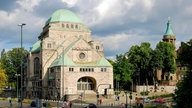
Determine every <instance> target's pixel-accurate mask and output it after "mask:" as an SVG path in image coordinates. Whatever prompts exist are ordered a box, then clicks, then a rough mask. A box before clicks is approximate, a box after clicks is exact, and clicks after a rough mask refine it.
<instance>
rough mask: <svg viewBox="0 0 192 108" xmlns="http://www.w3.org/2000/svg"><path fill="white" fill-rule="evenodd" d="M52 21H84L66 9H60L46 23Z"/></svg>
mask: <svg viewBox="0 0 192 108" xmlns="http://www.w3.org/2000/svg"><path fill="white" fill-rule="evenodd" d="M50 22H73V23H82V20H81V18H79V17H78V16H77V15H76V14H74V13H73V12H71V11H69V10H66V9H60V10H57V11H56V12H54V13H53V14H52V15H51V17H50V18H49V19H48V20H47V21H46V23H45V25H47V24H48V23H50Z"/></svg>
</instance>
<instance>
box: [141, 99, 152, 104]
mask: <svg viewBox="0 0 192 108" xmlns="http://www.w3.org/2000/svg"><path fill="white" fill-rule="evenodd" d="M150 101H151V100H150V99H149V98H140V103H149V102H150Z"/></svg>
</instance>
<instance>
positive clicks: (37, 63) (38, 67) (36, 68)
mask: <svg viewBox="0 0 192 108" xmlns="http://www.w3.org/2000/svg"><path fill="white" fill-rule="evenodd" d="M39 70H40V63H39V58H38V57H36V58H35V59H34V75H37V74H39Z"/></svg>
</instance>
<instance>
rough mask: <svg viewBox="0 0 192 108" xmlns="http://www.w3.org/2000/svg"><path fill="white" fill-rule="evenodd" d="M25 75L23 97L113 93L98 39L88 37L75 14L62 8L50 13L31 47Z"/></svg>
mask: <svg viewBox="0 0 192 108" xmlns="http://www.w3.org/2000/svg"><path fill="white" fill-rule="evenodd" d="M27 79H28V80H27V81H26V84H27V86H26V88H27V89H26V97H42V98H48V99H56V98H57V99H58V98H59V99H63V98H66V97H70V96H73V97H74V96H78V95H79V94H81V93H86V94H96V93H97V92H98V94H106V95H107V94H113V91H112V92H111V89H112V88H113V67H112V65H111V64H110V63H109V62H108V61H107V60H106V59H105V58H104V50H103V44H102V42H100V41H95V40H92V37H91V31H90V30H89V29H88V28H87V27H86V26H85V25H84V24H83V23H82V22H81V20H80V19H79V17H77V16H76V15H75V14H74V13H72V12H71V11H68V10H64V9H61V10H58V11H56V12H55V13H53V15H52V16H51V17H50V18H49V19H48V21H47V22H46V24H45V26H44V28H43V31H42V32H41V34H40V36H39V40H38V41H37V42H36V43H35V44H34V45H33V47H32V48H31V50H30V53H29V55H28V69H27ZM107 91H110V92H107Z"/></svg>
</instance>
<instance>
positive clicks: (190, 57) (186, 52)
mask: <svg viewBox="0 0 192 108" xmlns="http://www.w3.org/2000/svg"><path fill="white" fill-rule="evenodd" d="M178 59H179V61H180V62H181V64H185V65H187V66H188V68H190V69H192V63H191V61H192V39H191V40H190V41H189V42H186V43H184V42H182V43H181V51H180V52H179V54H178Z"/></svg>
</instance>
